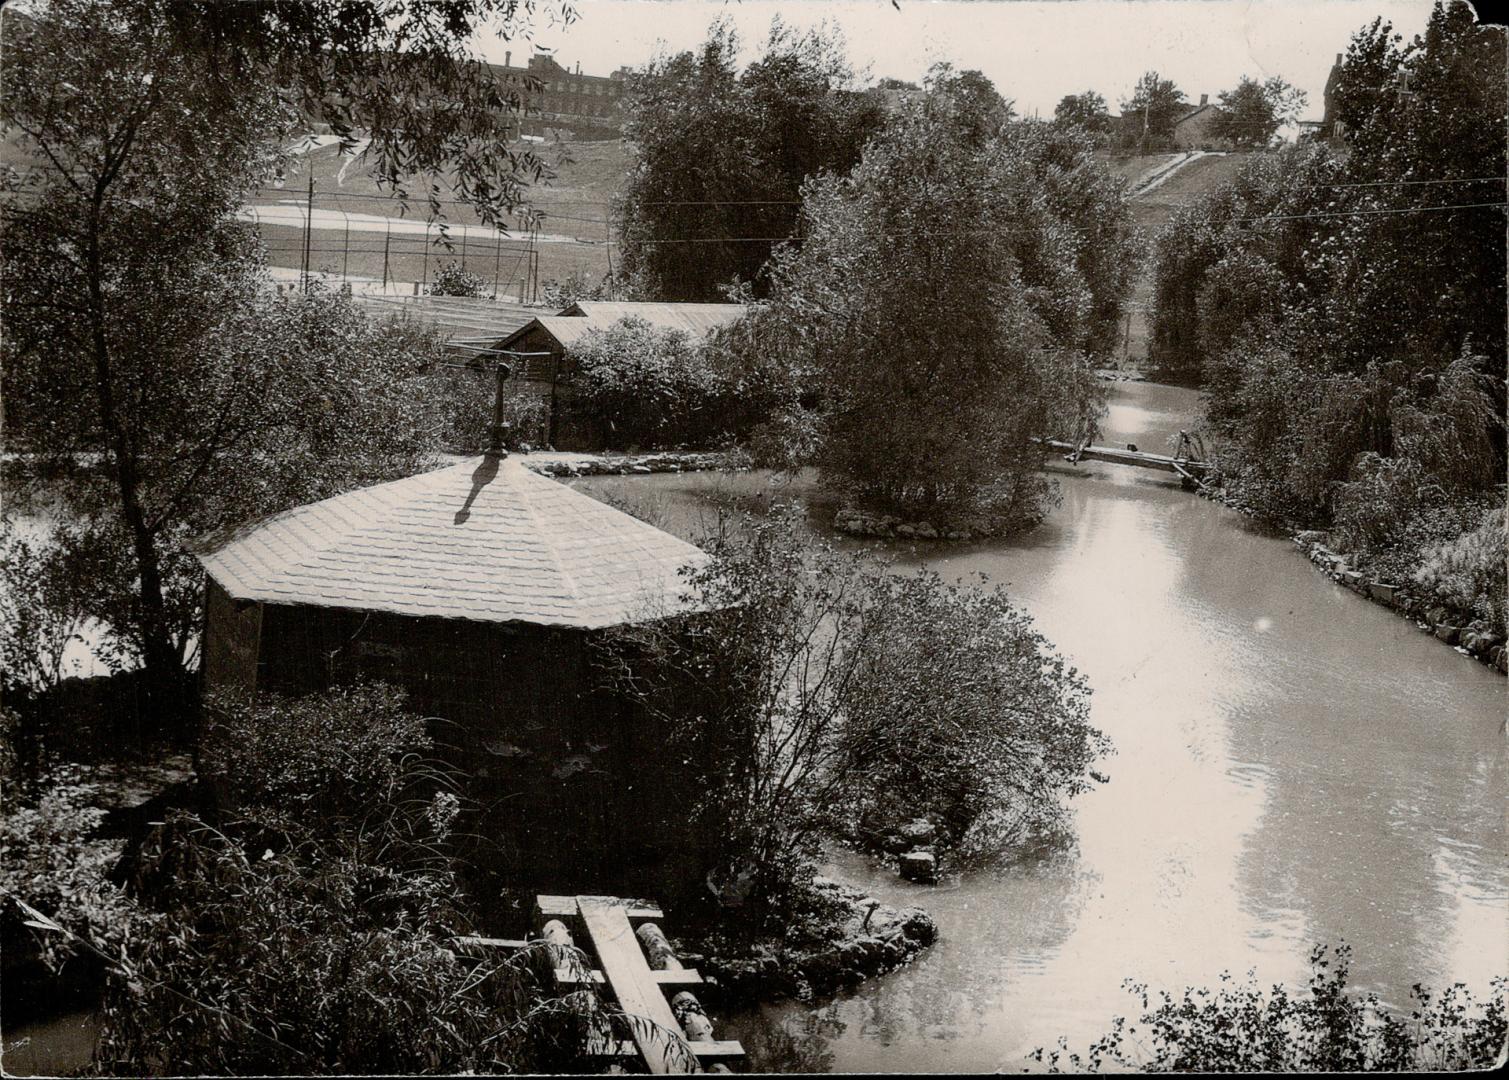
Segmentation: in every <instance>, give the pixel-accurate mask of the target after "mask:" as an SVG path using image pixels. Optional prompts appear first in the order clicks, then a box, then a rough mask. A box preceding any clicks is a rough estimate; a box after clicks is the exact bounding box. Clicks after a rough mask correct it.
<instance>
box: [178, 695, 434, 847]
mask: <svg viewBox="0 0 1509 1080" xmlns="http://www.w3.org/2000/svg"><path fill="white" fill-rule="evenodd" d="M430 745H431V742H430V737H429V735H428V734H427V733H426V731H425V724H424V721H423V720H422V719H421V718H420V717H418V716H415V715H414V714H413V713H410V712H408V711H406V710H405V708H404V695H403V692H402V691H401V690H397V689H395V688H393V687H390V686H384V685H381V684H377V685H359V686H352V687H338V688H335V689H332V690H329V691H326V692H325V693H322V694H311V695H307V696H305V697H297V698H284V697H278V696H275V695H266V696H263V697H260V698H258V699H257V700H255V701H252V700H249V699H248V698H247V697H246V696H245V695H244V694H241V693H238V692H235V691H220V692H218V693H216V694H213V695H211V696H210V697H209V698H208V700H207V701H206V702H205V706H204V731H203V735H202V737H201V742H200V750H199V771H200V774H201V775H202V776H203V777H204V778H205V780H206V781H208V782H209V783H210V784H211V785H212V787H213V788H214V789H215V790H216V792H217V794H218V795H219V797H220V798H221V799H222V800H224V801H225V802H226V803H227V805H228V806H229V807H231V808H234V809H235V810H236V811H237V812H239V813H242V814H245V815H247V816H251V817H255V818H257V819H258V820H262V821H264V822H266V823H269V824H278V825H285V826H286V825H297V826H302V827H305V828H307V827H310V826H313V825H315V824H316V823H318V824H319V827H320V828H322V829H324V830H329V829H331V828H333V827H334V826H335V824H336V823H337V822H341V821H346V820H349V819H353V818H357V817H363V816H366V815H369V814H371V813H372V811H373V808H374V807H382V806H386V805H388V804H390V803H391V802H393V801H394V798H395V796H396V795H397V794H398V793H399V792H401V791H402V789H403V788H404V786H405V785H406V784H407V783H408V782H409V781H410V780H411V779H412V777H413V774H414V772H415V769H414V766H415V764H416V762H418V761H419V760H420V756H421V755H422V754H424V753H425V752H426V751H428V750H429V749H430Z"/></svg>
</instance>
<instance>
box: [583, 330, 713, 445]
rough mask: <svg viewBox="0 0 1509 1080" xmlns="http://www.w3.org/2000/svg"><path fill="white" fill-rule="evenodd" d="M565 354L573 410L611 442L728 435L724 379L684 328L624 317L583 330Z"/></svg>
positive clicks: (676, 441) (674, 441)
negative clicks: (723, 406) (724, 420)
mask: <svg viewBox="0 0 1509 1080" xmlns="http://www.w3.org/2000/svg"><path fill="white" fill-rule="evenodd" d="M568 359H569V361H570V364H571V368H572V371H571V396H570V410H571V412H572V414H573V415H574V416H576V417H579V418H581V419H583V420H586V421H588V422H589V423H590V424H592V425H593V426H594V428H595V430H596V433H597V435H598V438H599V439H600V441H601V442H603V443H604V444H606V445H607V446H610V447H614V448H626V447H632V446H644V447H651V446H685V445H694V446H695V445H707V444H708V443H710V442H712V441H714V440H716V439H717V438H718V436H720V435H721V434H722V433H723V425H722V423H721V420H722V417H721V415H720V412H719V410H718V409H717V408H716V406H717V404H718V399H719V397H720V396H721V395H722V394H723V393H724V389H725V388H724V385H723V382H722V380H721V379H720V378H719V376H718V374H717V373H716V372H715V371H714V370H713V368H712V367H711V366H710V365H709V364H708V362H707V357H706V356H705V354H704V351H703V350H702V349H701V347H700V346H698V345H696V344H695V343H693V342H692V341H691V339H690V338H689V337H688V336H687V334H686V333H685V332H684V331H682V330H677V329H662V328H660V327H655V326H651V325H650V324H649V323H648V322H646V321H645V320H643V319H640V318H635V317H628V318H624V319H620V320H619V321H618V322H617V323H615V324H614V325H613V326H611V327H609V328H607V329H606V330H594V331H592V332H590V333H588V334H586V335H584V336H583V337H582V338H581V339H580V340H579V341H578V342H576V344H575V345H573V346H572V347H571V349H570V352H569V354H568Z"/></svg>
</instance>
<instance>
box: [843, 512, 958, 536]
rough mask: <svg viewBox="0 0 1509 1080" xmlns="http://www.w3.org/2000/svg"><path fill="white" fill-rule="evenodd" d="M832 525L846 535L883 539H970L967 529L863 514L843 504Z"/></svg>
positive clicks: (887, 515)
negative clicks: (948, 527) (943, 527)
mask: <svg viewBox="0 0 1509 1080" xmlns="http://www.w3.org/2000/svg"><path fill="white" fill-rule="evenodd" d="M833 527H834V528H835V529H837V530H838V531H839V532H841V533H844V534H845V535H847V536H868V537H878V538H881V539H886V540H973V539H974V534H973V533H971V532H970V531H969V530H967V529H940V528H938V527H937V526H936V525H933V524H932V523H930V522H926V521H904V520H902V519H901V518H899V517H896V516H894V515H891V514H867V513H865V512H864V511H862V510H855V509H853V508H852V507H845V508H844V509H842V510H840V511H839V512H838V514H837V516H836V517H834V519H833Z"/></svg>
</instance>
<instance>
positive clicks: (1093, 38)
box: [478, 0, 1431, 119]
mask: <svg viewBox="0 0 1509 1080" xmlns="http://www.w3.org/2000/svg"><path fill="white" fill-rule="evenodd" d="M541 2H542V3H544V4H545V5H547V6H548V5H549V3H550V0H541ZM898 3H899V5H900V8H899V10H898V9H897V8H896V7H893V6H892V4H891V0H574V6H575V8H576V10H577V13H578V18H577V19H576V21H575V22H574V23H573V24H571V25H569V26H563V25H561V24H560V23H559V21H555V22H554V25H551V22H552V20H550V19H549V18H548V17H543V18H540V17H537V19H536V25H535V27H534V29H533V33H532V37H533V42H534V44H537V45H541V46H545V47H549V48H551V49H553V50H554V55H555V56H556V59H557V60H558V61H560V62H561V63H563V64H566V65H567V66H569V67H571V68H573V69H574V68H575V66H576V65H577V63H580V64H581V70H582V72H583V73H584V74H591V75H606V74H608V73H609V72H611V71H613V70H614V69H615V68H617V67H619V66H620V65H624V64H627V65H629V66H630V67H639V66H641V65H643V64H644V63H646V62H647V61H648V60H650V59H651V58H652V57H653V56H654V55H655V54H656V52H657V50H659V49H660V48H665V49H668V50H669V51H671V52H679V51H681V50H682V49H690V48H693V47H695V46H696V45H697V44H699V43H700V42H701V41H702V40H703V39H704V38H705V37H706V36H707V28H708V26H709V24H710V23H711V22H712V21H713V20H714V19H716V18H718V17H719V16H720V15H724V16H727V17H728V18H730V19H731V20H732V21H733V22H734V24H735V26H736V27H737V28H738V31H739V35H740V37H741V39H742V41H743V44H744V53H743V55H742V57H741V59H742V61H744V62H747V61H749V60H752V59H754V58H755V56H757V55H758V46H759V45H760V43H761V42H763V40H764V38H765V34H766V31H767V30H768V29H769V26H770V20H771V18H772V16H774V15H777V14H779V15H780V16H781V18H782V19H783V20H784V21H785V22H787V23H788V24H791V25H794V26H797V27H803V28H805V27H808V26H814V25H817V24H818V23H820V22H822V21H823V20H825V19H826V20H827V21H828V22H829V23H830V24H832V25H836V26H838V27H840V28H841V29H842V30H843V32H844V36H845V38H846V39H847V41H848V52H849V57H850V59H851V61H852V62H853V63H854V66H855V68H856V69H860V70H863V69H865V68H868V69H869V72H868V74H869V76H870V78H871V79H872V80H873V79H875V78H879V77H881V76H885V75H890V76H894V77H896V78H901V79H908V80H911V81H914V82H916V81H920V80H921V78H922V76H923V74H924V73H925V72H926V71H927V69H928V67H929V66H931V65H932V64H933V63H934V62H936V61H939V60H948V61H951V62H952V63H953V64H954V66H955V67H956V68H960V69H969V68H974V69H978V70H980V71H982V72H984V73H985V74H986V75H987V76H988V77H989V78H990V80H991V81H992V82H994V83H995V85H996V89H997V90H999V91H1000V92H1001V93H1002V95H1004V96H1005V97H1007V98H1011V99H1013V100H1015V102H1016V106H1017V111H1018V113H1019V114H1022V115H1027V116H1030V115H1032V114H1033V112H1034V110H1036V111H1037V113H1038V114H1039V115H1042V116H1052V115H1053V107H1054V106H1055V105H1056V104H1057V103H1058V101H1059V99H1060V98H1062V97H1063V96H1064V95H1065V94H1071V93H1078V92H1080V91H1082V90H1086V89H1092V90H1096V91H1098V92H1099V93H1100V94H1101V95H1102V96H1103V97H1104V98H1105V99H1106V102H1107V103H1108V104H1109V106H1110V108H1111V111H1112V112H1118V111H1119V102H1120V101H1121V100H1122V99H1123V98H1125V97H1127V96H1129V95H1130V94H1131V91H1132V86H1133V84H1134V83H1135V82H1136V81H1137V77H1138V76H1139V75H1141V74H1142V73H1143V72H1144V71H1147V70H1150V69H1151V70H1156V71H1158V72H1159V73H1160V74H1161V75H1163V76H1164V77H1165V78H1171V79H1173V80H1174V82H1175V84H1177V85H1178V86H1179V88H1180V89H1182V90H1183V91H1184V92H1185V95H1186V96H1187V97H1188V98H1189V99H1190V100H1191V101H1198V100H1199V97H1200V95H1201V94H1209V95H1210V99H1211V100H1212V101H1214V100H1215V99H1216V94H1217V93H1218V92H1220V91H1222V90H1229V89H1231V88H1232V87H1234V86H1235V85H1236V84H1237V81H1238V79H1239V78H1240V77H1241V76H1243V75H1249V76H1252V77H1254V78H1266V77H1268V76H1270V75H1282V76H1283V77H1284V78H1285V79H1287V80H1288V81H1289V82H1291V83H1293V84H1294V85H1295V86H1298V87H1299V88H1300V89H1301V90H1304V91H1305V92H1306V93H1307V94H1308V96H1309V104H1308V107H1307V108H1306V110H1305V111H1304V112H1303V113H1302V114H1301V115H1302V116H1304V117H1313V118H1315V119H1319V118H1320V115H1321V108H1322V102H1321V90H1322V89H1323V88H1324V86H1325V83H1326V75H1327V74H1328V73H1329V72H1330V70H1331V64H1332V62H1333V61H1334V60H1335V58H1336V54H1337V53H1338V52H1342V51H1344V50H1345V49H1346V47H1347V42H1348V40H1349V39H1350V37H1351V35H1352V33H1353V32H1354V31H1356V30H1358V29H1360V28H1361V27H1363V26H1365V25H1367V24H1368V23H1370V22H1371V21H1372V20H1373V19H1374V18H1376V17H1379V16H1382V17H1383V18H1384V19H1386V20H1387V21H1389V22H1391V23H1393V25H1394V28H1395V29H1396V30H1398V31H1400V32H1402V33H1404V34H1405V36H1406V37H1407V38H1408V37H1413V36H1414V35H1415V34H1417V33H1419V32H1420V31H1421V30H1422V29H1424V27H1425V21H1426V18H1427V17H1428V16H1429V14H1430V9H1431V3H1430V0H1059V2H1056V3H1042V2H1031V0H898ZM478 45H479V47H480V48H481V50H482V51H483V53H484V54H485V55H486V57H487V58H488V59H489V60H493V61H496V62H498V63H501V62H503V60H504V53H505V51H511V52H512V53H513V62H514V63H515V64H518V63H520V62H521V61H522V59H523V58H524V57H526V56H527V55H528V54H529V52H530V49H531V45H530V43H529V42H527V41H523V40H514V41H500V40H498V38H497V37H495V36H493V35H483V36H481V37H480V38H479V40H478Z"/></svg>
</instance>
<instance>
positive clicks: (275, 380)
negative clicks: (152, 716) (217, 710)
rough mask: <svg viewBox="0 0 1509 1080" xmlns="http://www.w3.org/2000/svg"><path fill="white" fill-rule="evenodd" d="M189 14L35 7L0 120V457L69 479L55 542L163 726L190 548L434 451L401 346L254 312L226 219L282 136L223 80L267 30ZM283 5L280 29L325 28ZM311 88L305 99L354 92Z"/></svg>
mask: <svg viewBox="0 0 1509 1080" xmlns="http://www.w3.org/2000/svg"><path fill="white" fill-rule="evenodd" d="M190 7H194V5H174V4H163V3H158V2H156V0H134V2H131V3H126V4H115V3H104V2H102V0H57V2H56V3H53V4H51V5H49V6H48V7H47V8H46V10H45V11H44V12H43V13H42V15H41V16H40V17H38V18H37V19H36V20H34V21H32V22H28V23H26V24H24V25H22V26H20V27H19V28H18V33H17V34H16V35H15V37H14V39H13V40H12V41H10V43H9V45H8V52H7V63H6V65H5V71H4V89H5V93H4V102H3V106H0V107H3V109H4V117H5V120H6V123H7V124H8V125H11V126H12V127H13V128H14V129H16V130H17V131H19V132H20V136H21V144H22V147H23V148H24V149H25V150H26V151H27V152H28V153H29V154H30V155H31V157H32V161H33V166H34V167H33V168H31V169H30V170H29V171H27V172H20V171H17V170H8V172H7V176H6V182H5V191H6V196H7V199H6V203H7V206H6V212H7V215H8V216H9V218H10V221H11V224H10V227H9V229H8V237H7V240H8V242H7V244H6V245H5V250H4V253H3V264H0V271H3V285H4V293H5V298H4V300H5V316H6V321H7V334H6V338H5V343H4V349H5V354H4V355H5V360H6V364H5V372H4V379H5V392H6V398H7V405H8V407H9V408H8V416H7V419H8V420H9V421H10V422H11V437H12V439H13V440H14V442H15V444H18V445H20V446H23V447H24V448H25V449H26V450H28V451H29V452H31V453H32V454H33V455H34V458H33V461H34V462H36V463H41V464H50V465H51V466H52V467H54V468H56V469H59V470H66V471H67V472H68V473H69V474H70V476H71V480H72V482H71V483H70V484H69V485H68V487H67V491H66V494H67V495H68V498H69V500H70V506H71V508H72V509H73V510H74V511H75V512H76V514H77V515H78V518H79V521H80V524H79V526H78V528H77V530H76V531H75V532H74V533H73V540H74V541H75V542H76V547H78V548H81V549H83V550H85V551H88V552H90V553H91V554H92V557H94V558H95V559H96V561H97V563H98V564H99V566H100V567H101V568H102V571H103V572H102V574H101V576H100V579H99V581H98V583H97V584H98V595H97V596H96V597H95V598H94V610H92V611H91V612H90V613H91V614H93V615H96V616H97V617H100V618H102V619H103V620H104V621H105V622H106V623H107V624H109V626H110V628H111V630H112V631H113V633H114V635H115V638H116V640H117V643H118V644H119V645H120V646H121V647H122V648H123V649H124V650H125V651H128V652H130V653H132V654H133V655H134V656H135V657H136V658H137V659H139V660H140V662H141V663H142V665H143V666H144V667H145V669H146V671H147V674H148V681H147V689H148V694H149V699H150V700H149V702H148V706H149V708H164V709H166V708H168V707H169V706H170V703H171V702H172V700H173V697H174V693H173V688H174V686H175V685H176V684H177V683H179V682H181V675H182V672H183V668H184V665H185V664H186V663H187V662H188V657H187V647H188V644H189V641H190V640H191V638H192V636H193V634H194V630H195V627H196V622H195V619H194V615H193V612H194V610H195V604H196V602H197V595H198V587H197V578H196V577H195V575H194V571H193V565H192V561H191V560H190V559H189V557H188V555H187V552H186V549H185V544H186V542H187V541H188V540H189V538H190V537H191V536H192V535H194V534H196V533H198V532H201V531H203V530H206V529H214V528H221V527H224V526H227V525H230V524H235V523H238V522H240V521H243V520H245V519H246V518H247V517H250V516H255V515H257V514H260V513H267V512H270V511H273V510H277V509H282V508H285V507H286V506H288V505H290V504H291V502H292V501H297V500H300V499H302V498H304V497H306V496H309V495H318V494H320V493H324V494H330V493H333V490H334V489H339V488H340V487H341V486H343V485H347V484H353V483H360V482H363V481H371V480H375V479H382V478H388V477H391V476H393V475H396V474H398V473H399V472H401V471H405V470H408V469H410V468H412V467H413V466H414V464H415V463H416V461H418V460H420V458H421V457H422V455H423V453H424V452H425V450H426V449H427V447H428V445H429V443H430V439H431V435H432V431H431V425H430V423H429V418H428V415H427V414H428V405H427V404H426V403H425V402H424V401H423V399H422V398H420V397H418V396H416V395H415V394H414V393H413V389H412V387H411V386H408V385H405V384H406V383H407V382H408V381H409V380H411V379H413V378H417V377H418V376H419V375H420V374H421V372H422V370H423V363H424V362H423V359H422V358H416V356H414V355H413V354H411V353H409V352H408V351H407V350H406V349H405V345H406V343H407V338H406V337H405V335H406V333H407V331H404V330H397V331H393V332H391V333H390V332H388V331H385V330H382V329H380V328H378V327H375V326H372V325H370V324H369V323H367V321H366V320H365V319H364V318H363V317H362V316H361V315H360V314H359V313H358V312H357V311H356V310H355V309H354V308H352V307H351V306H350V304H349V303H347V302H343V301H341V300H339V299H338V298H334V297H329V296H325V295H318V294H312V295H309V296H305V297H300V298H290V299H284V300H280V299H275V298H273V297H271V296H270V295H268V294H269V292H270V289H269V288H268V286H267V282H266V279H265V275H264V274H263V272H262V270H261V262H260V256H259V254H258V252H257V250H256V247H255V243H254V237H253V235H252V233H251V232H250V231H249V229H248V228H247V227H246V226H245V225H244V224H243V223H241V222H239V221H238V220H237V219H236V212H237V210H238V209H239V207H240V204H241V201H242V198H243V196H244V194H245V192H246V190H247V189H248V188H249V187H250V186H251V185H252V184H254V183H255V182H256V181H257V180H258V179H259V178H262V177H265V176H266V175H268V173H269V170H271V169H272V168H274V167H275V165H276V157H275V154H274V153H273V151H272V149H271V147H273V146H275V145H276V140H277V139H278V138H280V137H282V136H283V135H285V134H286V133H287V132H288V130H289V128H290V125H291V124H292V123H293V122H294V119H295V118H294V115H293V113H292V112H291V111H290V109H289V108H288V104H287V102H286V101H284V100H282V99H281V98H280V96H279V92H277V91H275V90H274V89H273V87H274V86H275V85H276V84H269V83H265V82H258V81H255V80H252V81H248V82H245V83H243V82H233V81H228V74H229V72H230V71H232V70H234V69H236V68H237V66H238V65H244V63H249V62H251V59H252V57H251V54H250V53H249V52H247V50H248V49H249V48H250V45H249V42H251V40H252V39H253V38H254V37H255V35H256V34H257V33H262V34H263V35H264V36H263V38H262V39H259V40H262V42H263V46H265V47H266V48H267V49H274V47H275V46H279V43H281V46H279V47H283V48H291V47H292V46H291V44H290V43H289V42H288V41H287V40H285V39H284V38H283V37H282V36H281V35H283V34H284V33H286V32H287V26H286V25H283V24H278V28H276V29H272V28H271V27H273V24H274V23H276V19H274V17H273V15H272V13H271V12H270V11H268V10H266V9H265V8H264V7H258V6H255V5H209V8H210V9H213V10H207V11H206V12H205V13H204V14H205V22H204V23H203V25H201V26H198V27H197V29H196V27H195V26H194V25H193V24H188V23H185V22H184V21H183V17H184V15H185V13H186V11H187V9H188V8H190ZM296 7H297V8H298V11H297V12H296V13H292V14H290V19H291V23H290V25H291V24H297V23H300V22H301V21H306V20H309V21H307V22H306V25H308V26H314V25H316V24H318V25H319V26H323V27H324V28H325V29H326V30H327V31H328V30H330V29H331V27H332V25H333V24H332V22H331V20H330V19H329V18H328V16H329V12H328V11H327V12H325V13H324V14H323V15H318V16H317V15H316V14H315V13H314V12H313V11H312V9H313V8H314V7H316V5H297V6H296ZM227 10H234V11H235V12H239V14H225V12H226V11H227ZM348 10H349V11H351V12H356V11H358V10H359V9H348ZM401 14H402V13H401V12H399V11H397V10H395V12H394V15H395V17H398V16H400V15H401ZM416 17H418V18H422V19H428V18H429V17H430V16H429V15H423V16H416ZM353 21H354V22H355V23H360V22H361V20H360V19H356V20H353ZM217 28H218V29H217ZM222 31H223V32H222ZM367 32H368V33H378V31H377V30H375V29H373V28H370V27H369V28H368V31H367ZM381 32H382V33H386V32H387V31H386V30H383V31H381ZM185 42H189V43H190V44H193V45H194V46H195V48H199V49H202V50H205V51H204V52H192V51H186V50H187V49H188V48H189V46H188V45H187V44H185ZM259 47H260V46H259ZM211 59H213V62H211ZM264 59H265V60H267V62H272V60H275V59H277V58H276V56H275V55H274V54H273V53H268V56H267V57H264ZM322 62H323V61H322ZM331 62H332V63H335V62H334V61H331ZM278 63H286V64H292V65H294V67H296V68H299V69H300V70H302V67H307V66H308V63H309V61H307V59H306V60H305V61H298V62H296V58H295V57H292V56H284V57H283V58H282V60H278ZM351 63H352V64H353V65H355V68H359V67H360V63H359V62H358V61H356V60H353V61H351ZM406 64H407V61H405V62H404V65H400V66H405V65H406ZM301 65H302V67H301ZM335 66H336V67H340V66H341V65H340V64H339V63H335ZM315 67H316V68H318V70H317V71H316V70H311V74H310V77H311V78H316V77H318V78H322V79H324V80H325V81H324V82H323V83H321V85H323V86H325V87H326V88H327V89H328V88H330V87H331V86H333V85H335V83H332V82H331V80H332V79H338V80H347V79H351V78H355V77H356V76H355V68H353V70H347V71H345V72H344V73H342V74H339V75H332V74H330V73H329V72H326V73H325V74H323V75H320V74H319V72H320V71H323V68H319V65H315ZM278 70H280V71H281V70H285V69H283V68H279V69H278ZM286 70H287V71H288V72H289V73H291V72H292V71H293V68H287V69H286ZM217 104H219V105H221V106H224V107H223V108H217V107H215V106H216V105H217ZM400 111H402V110H400ZM394 137H395V138H397V139H398V140H399V142H400V143H401V141H402V138H403V137H404V136H402V134H401V133H400V134H399V135H395V136H394ZM395 145H397V144H395ZM422 156H423V155H420V157H422ZM416 160H418V159H417V158H416ZM89 455H99V457H98V461H99V464H98V466H97V467H93V466H89V465H86V464H84V463H86V462H88V461H89V457H88V456H89Z"/></svg>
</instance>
